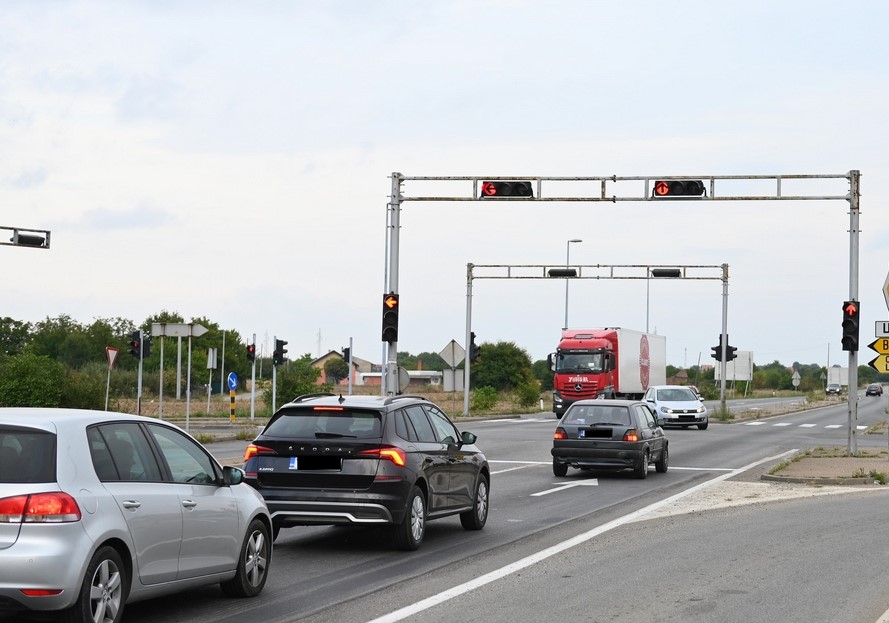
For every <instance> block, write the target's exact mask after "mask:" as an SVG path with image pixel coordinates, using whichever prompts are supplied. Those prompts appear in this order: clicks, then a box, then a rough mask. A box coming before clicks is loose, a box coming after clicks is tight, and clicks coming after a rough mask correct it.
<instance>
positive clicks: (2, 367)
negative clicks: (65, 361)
mask: <svg viewBox="0 0 889 623" xmlns="http://www.w3.org/2000/svg"><path fill="white" fill-rule="evenodd" d="M64 387H65V366H63V365H62V364H61V363H59V362H57V361H53V360H52V359H51V358H50V357H47V356H45V355H35V354H33V353H23V354H21V355H19V356H17V357H6V358H4V359H3V360H2V361H0V406H3V407H59V406H61V405H62V395H63V392H64Z"/></svg>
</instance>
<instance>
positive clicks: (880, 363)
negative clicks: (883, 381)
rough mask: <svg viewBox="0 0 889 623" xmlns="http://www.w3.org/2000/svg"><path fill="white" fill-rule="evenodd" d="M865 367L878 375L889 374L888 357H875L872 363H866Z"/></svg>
mask: <svg viewBox="0 0 889 623" xmlns="http://www.w3.org/2000/svg"><path fill="white" fill-rule="evenodd" d="M867 365H869V366H870V367H871V368H873V369H874V370H876V371H877V372H879V373H880V374H889V355H880V356H879V357H875V358H874V359H873V360H872V361H868V362H867Z"/></svg>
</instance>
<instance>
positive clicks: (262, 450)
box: [244, 443, 275, 463]
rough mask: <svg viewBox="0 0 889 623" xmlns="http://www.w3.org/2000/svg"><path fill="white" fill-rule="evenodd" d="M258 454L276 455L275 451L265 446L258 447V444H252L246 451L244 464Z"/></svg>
mask: <svg viewBox="0 0 889 623" xmlns="http://www.w3.org/2000/svg"><path fill="white" fill-rule="evenodd" d="M257 454H275V451H274V450H272V449H271V448H266V447H265V446H257V445H256V444H252V443H251V444H250V445H249V446H247V447H246V448H245V449H244V462H245V463H246V462H247V461H249V460H250V459H252V458H253V457H254V456H256V455H257Z"/></svg>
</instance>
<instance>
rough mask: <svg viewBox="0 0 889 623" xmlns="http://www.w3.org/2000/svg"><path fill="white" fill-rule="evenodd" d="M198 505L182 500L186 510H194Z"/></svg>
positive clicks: (192, 501) (191, 501)
mask: <svg viewBox="0 0 889 623" xmlns="http://www.w3.org/2000/svg"><path fill="white" fill-rule="evenodd" d="M197 505H198V503H197V502H195V501H194V500H182V506H184V507H185V508H194V507H195V506H197Z"/></svg>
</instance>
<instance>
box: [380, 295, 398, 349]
mask: <svg viewBox="0 0 889 623" xmlns="http://www.w3.org/2000/svg"><path fill="white" fill-rule="evenodd" d="M383 341H384V342H389V343H390V344H391V343H393V342H397V341H398V295H397V294H395V293H394V292H390V293H389V294H384V295H383Z"/></svg>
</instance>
